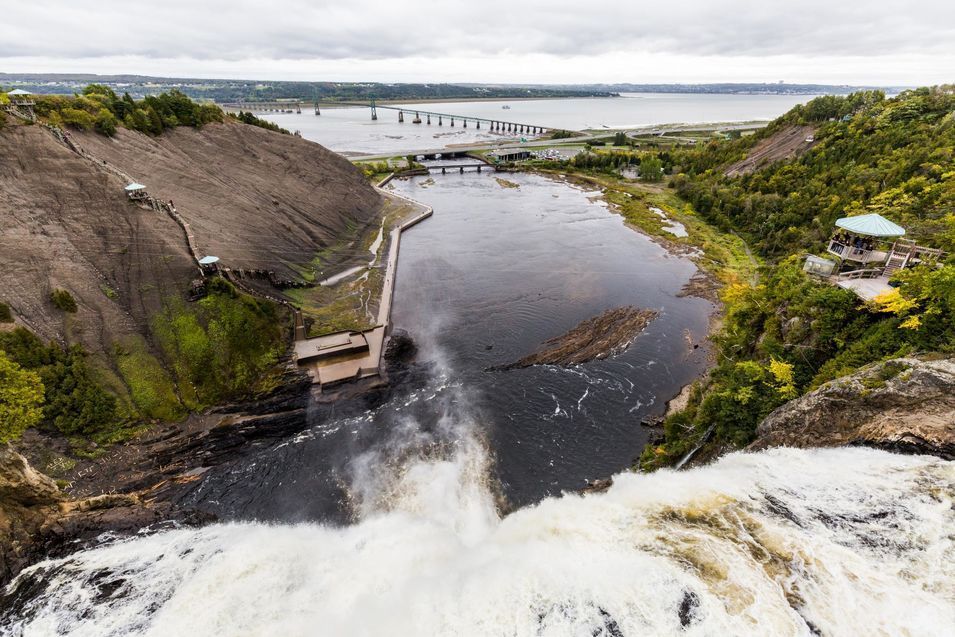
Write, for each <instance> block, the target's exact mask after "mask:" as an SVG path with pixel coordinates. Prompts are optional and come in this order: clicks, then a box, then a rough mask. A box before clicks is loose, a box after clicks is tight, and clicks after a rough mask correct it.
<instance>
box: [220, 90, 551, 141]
mask: <svg viewBox="0 0 955 637" xmlns="http://www.w3.org/2000/svg"><path fill="white" fill-rule="evenodd" d="M322 105H323V104H322V103H321V102H318V101H313V102H308V101H304V100H294V99H290V100H273V101H258V102H226V103H223V104H219V106H221V107H222V108H224V109H226V110H230V111H249V112H253V113H265V112H277V113H301V112H302V109H303V108H305V109H306V110H307V109H310V108H314V109H315V114H316V115H321V114H322V111H321V107H322ZM324 106H326V107H327V106H358V107H362V108H368V109H370V110H371V119H372V120H377V119H378V111H379V110H388V111H395V112H397V113H398V122H399V123H404V121H405V116H408V117H409V118H410V120H409V121H410V122H411V123H412V124H425V125H429V126H430V125H431V124H436V125H438V126H444V125H445V121H447V125H448V126H450V127H452V128H453V127H454V126H455V124H456V123H460V125H461V127H462V128H467V127H468V123H471V124H472V125H473V126H474V127H475V128H477V129H480V128H481V126H482V124H483V125H484V127H485V128H486V129H487V130H490V131H493V132H496V133H524V134H527V135H544V134H545V133H547V131H548V130H550V127H547V126H541V125H539V124H529V123H527V122H513V121H509V120H506V119H501V118H490V117H472V116H469V115H457V114H454V113H442V112H438V111H426V110H422V109H417V108H414V107H411V108H409V107H407V106H382V105H379V104H376V103H375V100H371V101H370V102H367V103H366V102H327V103H325V104H324Z"/></svg>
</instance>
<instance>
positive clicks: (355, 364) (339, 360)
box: [295, 182, 434, 385]
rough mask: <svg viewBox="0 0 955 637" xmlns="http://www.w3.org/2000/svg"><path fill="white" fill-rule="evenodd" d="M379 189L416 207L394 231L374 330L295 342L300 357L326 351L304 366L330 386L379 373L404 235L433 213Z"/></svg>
mask: <svg viewBox="0 0 955 637" xmlns="http://www.w3.org/2000/svg"><path fill="white" fill-rule="evenodd" d="M383 183H384V182H383ZM376 189H377V190H378V192H380V193H381V195H382V196H384V197H390V198H397V199H401V200H403V201H405V202H407V203H411V204H413V206H414V207H415V209H416V210H415V213H414V214H413V216H412V217H411V218H410V219H408V220H406V221H403V222H401V223H399V224H398V225H397V226H395V227H394V228H392V230H391V233H390V241H389V245H388V257H387V265H386V268H385V278H384V281H383V282H382V287H381V299H380V301H379V304H378V317H377V325H376V326H375V327H374V328H372V329H371V330H367V331H365V332H361V333H358V332H337V333H335V334H326V335H324V336H320V337H318V338H310V339H306V340H300V341H297V342H296V343H295V352H296V357H297V358H303V357H307V356H315V355H316V354H317V353H318V351H319V350H325V352H327V354H328V357H327V358H323V359H316V360H314V361H311V362H308V363H306V364H304V365H303V366H304V367H305V368H306V369H307V370H308V372H309V374H311V376H312V379H313V381H314V382H315V383H317V384H321V385H328V384H333V383H338V382H341V381H346V380H352V379H359V378H368V377H371V376H378V375H380V373H381V369H382V365H383V364H384V363H383V361H382V356H383V355H384V345H385V338H386V337H387V336H388V333H389V332H390V331H391V330H390V326H391V303H392V297H393V295H394V291H395V277H396V274H397V270H398V252H399V250H400V246H401V234H402V233H403V232H405V231H406V230H408V229H409V228H411V227H412V226H414V225H415V224H418V223H420V222H421V221H424V220H425V219H427V218H428V217H430V216H431V215H432V214H433V213H434V210H433V209H432V208H431V207H430V206H426V205H424V204H422V203H419V202H417V201H414V200H413V199H409V198H408V197H405V196H403V195H399V194H397V193H393V192H386V191H385V190H382V189H381V188H379V187H377V186H376ZM346 341H347V343H346ZM349 344H350V346H349Z"/></svg>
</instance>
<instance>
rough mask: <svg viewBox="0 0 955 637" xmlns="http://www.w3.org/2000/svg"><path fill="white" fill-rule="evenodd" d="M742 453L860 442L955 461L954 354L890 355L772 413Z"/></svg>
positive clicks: (760, 425)
mask: <svg viewBox="0 0 955 637" xmlns="http://www.w3.org/2000/svg"><path fill="white" fill-rule="evenodd" d="M756 433H757V438H756V441H755V442H753V443H752V444H751V445H750V446H749V449H750V450H760V449H766V448H769V447H783V446H785V447H835V446H841V445H866V446H871V447H878V448H881V449H887V450H891V451H897V452H902V453H922V454H931V455H935V456H939V457H941V458H945V459H947V460H955V358H942V359H933V358H930V357H909V358H898V359H894V360H891V361H888V362H885V363H880V364H877V365H871V366H869V367H866V368H864V369H862V370H860V371H859V372H857V373H855V374H852V375H851V376H846V377H844V378H839V379H837V380H834V381H831V382H829V383H826V384H825V385H823V386H822V387H820V388H819V389H817V390H815V391H812V392H810V393H808V394H806V395H805V396H803V397H801V398H797V399H796V400H793V401H790V402H788V403H786V404H785V405H783V406H782V407H779V408H778V409H776V410H775V411H773V412H772V413H771V414H769V416H767V417H766V418H765V419H764V420H763V422H761V423H760V424H759V427H758V428H757V431H756Z"/></svg>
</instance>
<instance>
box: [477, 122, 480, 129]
mask: <svg viewBox="0 0 955 637" xmlns="http://www.w3.org/2000/svg"><path fill="white" fill-rule="evenodd" d="M477 127H478V130H481V120H478V122H477Z"/></svg>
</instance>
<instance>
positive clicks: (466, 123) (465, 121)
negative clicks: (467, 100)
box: [464, 120, 468, 128]
mask: <svg viewBox="0 0 955 637" xmlns="http://www.w3.org/2000/svg"><path fill="white" fill-rule="evenodd" d="M464 127H465V128H467V127H468V120H464Z"/></svg>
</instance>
